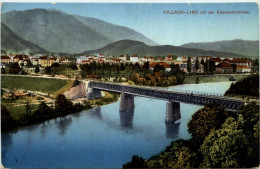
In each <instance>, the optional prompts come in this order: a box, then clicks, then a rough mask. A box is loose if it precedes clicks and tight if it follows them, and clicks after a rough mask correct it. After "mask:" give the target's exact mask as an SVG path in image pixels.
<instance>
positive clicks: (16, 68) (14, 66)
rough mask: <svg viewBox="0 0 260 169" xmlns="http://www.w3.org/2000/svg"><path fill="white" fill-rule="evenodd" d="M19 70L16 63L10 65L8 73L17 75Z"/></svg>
mask: <svg viewBox="0 0 260 169" xmlns="http://www.w3.org/2000/svg"><path fill="white" fill-rule="evenodd" d="M20 70H21V68H20V66H19V64H18V63H17V62H15V63H13V64H12V65H11V69H10V73H11V74H16V75H17V74H18V73H19V72H20Z"/></svg>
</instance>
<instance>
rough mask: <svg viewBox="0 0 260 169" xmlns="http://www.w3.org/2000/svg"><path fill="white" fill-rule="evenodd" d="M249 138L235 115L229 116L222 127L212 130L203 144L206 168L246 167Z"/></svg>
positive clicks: (204, 165)
mask: <svg viewBox="0 0 260 169" xmlns="http://www.w3.org/2000/svg"><path fill="white" fill-rule="evenodd" d="M247 144H248V142H247V139H246V136H245V134H244V133H243V130H242V129H239V125H238V123H237V122H236V120H235V119H234V118H233V117H229V118H227V120H226V122H225V123H224V124H223V125H222V128H221V129H218V130H216V131H214V130H213V131H212V132H211V133H210V134H209V135H208V136H207V137H206V138H205V140H204V142H203V144H202V145H201V148H200V150H201V153H202V155H203V157H204V159H203V163H202V164H203V167H206V168H209V167H210V168H238V167H239V168H244V167H246V166H245V164H244V156H245V155H246V154H247Z"/></svg>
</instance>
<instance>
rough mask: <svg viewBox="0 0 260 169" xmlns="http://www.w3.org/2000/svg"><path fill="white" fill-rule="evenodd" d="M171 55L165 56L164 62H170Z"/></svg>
mask: <svg viewBox="0 0 260 169" xmlns="http://www.w3.org/2000/svg"><path fill="white" fill-rule="evenodd" d="M172 57H173V56H172V55H167V56H166V57H165V61H172Z"/></svg>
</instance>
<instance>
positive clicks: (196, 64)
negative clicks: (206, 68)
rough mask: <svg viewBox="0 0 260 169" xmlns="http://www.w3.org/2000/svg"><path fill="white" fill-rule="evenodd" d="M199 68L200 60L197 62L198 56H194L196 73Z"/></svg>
mask: <svg viewBox="0 0 260 169" xmlns="http://www.w3.org/2000/svg"><path fill="white" fill-rule="evenodd" d="M199 68H200V62H199V59H198V57H196V63H195V69H196V73H197V71H198V70H199Z"/></svg>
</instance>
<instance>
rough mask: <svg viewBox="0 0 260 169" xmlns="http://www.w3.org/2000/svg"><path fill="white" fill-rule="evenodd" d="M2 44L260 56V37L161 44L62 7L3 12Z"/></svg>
mask: <svg viewBox="0 0 260 169" xmlns="http://www.w3.org/2000/svg"><path fill="white" fill-rule="evenodd" d="M1 22H2V24H1V34H2V37H1V42H2V43H1V48H2V49H4V50H9V49H12V50H18V51H29V52H40V53H62V54H75V53H77V54H95V53H104V54H106V55H116V56H117V55H118V56H119V55H120V54H123V53H124V54H129V55H132V54H138V55H147V56H160V55H161V56H162V55H168V54H173V55H177V56H198V55H212V56H221V57H251V58H258V57H259V41H248V40H230V41H217V42H203V43H188V44H184V45H181V46H172V45H158V44H157V43H156V42H154V41H152V40H150V39H149V38H147V37H145V36H144V35H142V34H141V33H139V32H137V31H135V30H133V29H131V28H127V27H124V26H119V25H115V24H111V23H108V22H105V21H102V20H99V19H95V18H90V17H83V16H78V15H70V14H68V13H66V12H63V11H59V10H49V9H31V10H25V11H10V12H7V13H3V14H2V15H1Z"/></svg>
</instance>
